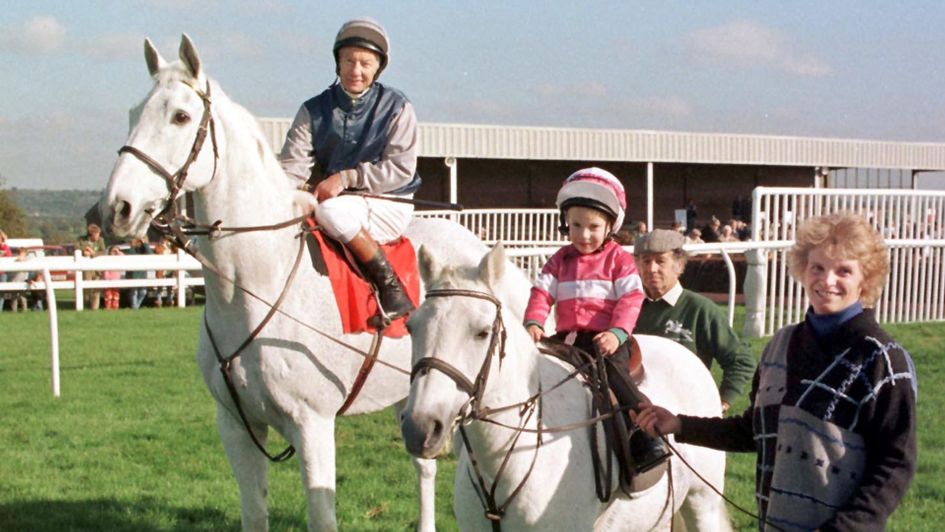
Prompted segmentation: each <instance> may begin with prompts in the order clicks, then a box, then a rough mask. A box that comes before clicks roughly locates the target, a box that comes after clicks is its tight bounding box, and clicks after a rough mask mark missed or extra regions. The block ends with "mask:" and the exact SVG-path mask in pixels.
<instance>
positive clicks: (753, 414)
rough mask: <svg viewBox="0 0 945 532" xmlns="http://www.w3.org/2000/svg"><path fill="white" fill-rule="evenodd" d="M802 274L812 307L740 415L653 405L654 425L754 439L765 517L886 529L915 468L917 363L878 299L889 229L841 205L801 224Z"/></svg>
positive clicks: (692, 438)
mask: <svg viewBox="0 0 945 532" xmlns="http://www.w3.org/2000/svg"><path fill="white" fill-rule="evenodd" d="M790 269H791V275H792V276H793V277H794V278H795V279H797V280H798V281H799V282H801V284H803V285H804V289H805V291H806V293H807V297H808V298H809V300H810V308H809V309H808V311H807V315H806V316H805V318H804V321H802V322H801V323H799V324H795V325H789V326H787V327H785V328H783V329H781V330H780V331H778V332H777V333H776V334H775V335H774V338H772V340H771V342H770V343H769V344H768V345H767V346H766V347H765V350H764V352H763V353H762V355H761V362H760V363H759V365H758V370H757V372H756V373H755V376H754V380H753V382H752V390H751V394H750V396H749V398H750V401H751V404H750V405H749V406H748V408H747V409H746V410H745V412H744V413H743V414H741V415H740V416H735V417H730V418H725V419H722V418H697V417H689V416H684V415H679V416H677V415H673V414H672V413H670V412H668V411H667V410H665V409H663V408H660V407H656V406H649V407H646V408H644V409H642V410H641V412H640V414H639V415H638V416H636V421H637V423H638V424H639V425H640V426H641V427H643V428H644V429H645V430H647V431H648V432H650V433H651V434H656V433H663V434H670V433H673V434H676V438H677V439H678V440H679V441H680V442H688V443H694V444H697V445H704V446H707V447H712V448H716V449H721V450H725V451H743V452H747V451H755V452H756V453H757V455H758V457H757V471H756V477H755V486H756V492H755V494H756V498H757V501H758V509H759V514H760V517H761V519H762V520H761V521H760V522H759V528H760V529H762V530H765V529H777V530H815V529H817V530H857V531H861V530H883V529H884V528H885V525H886V520H887V519H888V518H889V515H890V514H892V512H893V511H894V510H895V508H896V506H897V505H898V503H899V501H900V500H901V499H902V497H903V495H904V494H905V492H906V490H907V488H908V487H909V483H910V482H911V480H912V477H913V475H914V474H915V465H916V437H915V416H916V411H915V401H916V393H917V388H916V376H915V368H914V366H913V363H912V360H911V359H910V358H909V354H908V353H907V352H906V351H905V349H903V348H902V346H900V345H899V344H898V343H896V342H895V340H893V339H892V338H891V337H890V336H889V334H887V333H886V332H885V331H884V330H882V329H881V328H880V327H879V325H877V323H876V319H875V316H874V313H873V310H872V309H871V308H868V307H871V306H872V305H873V304H874V303H875V302H876V300H877V299H878V298H879V294H880V292H881V291H882V287H883V284H884V282H885V277H886V275H887V273H888V272H889V255H888V252H887V251H886V246H885V244H884V243H883V239H882V237H881V236H880V234H879V233H878V232H877V231H875V230H874V229H873V228H872V227H871V226H870V225H869V223H868V222H867V221H866V220H865V219H864V218H863V217H861V216H857V215H852V214H846V213H840V214H832V215H829V216H823V217H818V218H812V219H810V220H807V221H806V222H804V223H803V224H801V225H800V227H798V230H797V237H796V243H795V246H794V248H793V249H792V250H791V255H790Z"/></svg>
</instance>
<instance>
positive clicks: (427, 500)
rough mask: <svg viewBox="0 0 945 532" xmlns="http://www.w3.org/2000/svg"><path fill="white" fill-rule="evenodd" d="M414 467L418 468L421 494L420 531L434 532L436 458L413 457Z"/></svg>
mask: <svg viewBox="0 0 945 532" xmlns="http://www.w3.org/2000/svg"><path fill="white" fill-rule="evenodd" d="M410 460H411V461H412V462H413V467H414V469H416V470H417V493H418V494H419V495H420V521H419V522H418V523H417V530H418V531H419V532H433V531H434V530H436V516H435V513H434V509H435V508H436V460H427V459H424V458H417V457H411V458H410Z"/></svg>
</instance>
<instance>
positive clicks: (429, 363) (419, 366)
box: [410, 288, 506, 409]
mask: <svg viewBox="0 0 945 532" xmlns="http://www.w3.org/2000/svg"><path fill="white" fill-rule="evenodd" d="M450 296H459V297H472V298H475V299H482V300H485V301H488V302H490V303H492V304H493V305H495V319H494V320H493V321H492V334H491V338H490V340H489V348H488V350H487V351H486V357H485V360H483V361H482V366H481V367H480V368H479V373H478V374H476V380H475V382H470V381H469V379H467V378H466V376H465V375H463V373H462V372H461V371H460V370H458V369H456V366H453V365H452V364H450V363H448V362H444V361H443V360H441V359H439V358H434V357H423V358H421V359H420V360H418V361H417V363H416V364H414V365H413V369H412V370H411V371H410V382H413V380H414V378H416V376H417V375H418V374H420V373H421V372H423V373H425V372H426V371H427V370H429V369H435V370H439V371H440V372H442V373H443V374H445V375H446V376H447V377H449V378H450V379H452V380H453V382H455V383H456V385H457V386H459V388H460V389H461V390H463V391H464V392H466V393H467V394H468V395H469V397H470V398H471V399H472V403H473V404H474V406H473V408H474V409H477V408H479V407H480V402H481V400H482V393H483V391H484V390H485V387H486V380H487V379H488V378H489V370H490V368H491V367H492V359H493V357H494V356H495V354H496V352H498V353H499V364H501V363H502V359H503V358H505V338H506V332H505V324H504V323H503V322H502V302H501V301H499V300H498V299H497V298H496V297H495V296H493V295H491V294H488V293H486V292H481V291H478V290H464V289H460V288H441V289H439V290H430V291H429V292H427V293H426V296H425V297H426V298H427V299H429V298H432V297H450Z"/></svg>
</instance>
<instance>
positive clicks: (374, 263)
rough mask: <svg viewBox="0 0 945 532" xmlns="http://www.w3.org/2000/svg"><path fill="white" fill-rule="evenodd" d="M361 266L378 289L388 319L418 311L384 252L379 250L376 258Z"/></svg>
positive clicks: (375, 255)
mask: <svg viewBox="0 0 945 532" xmlns="http://www.w3.org/2000/svg"><path fill="white" fill-rule="evenodd" d="M361 266H362V268H363V269H364V274H365V275H367V277H368V279H369V280H370V281H371V282H372V283H373V284H374V286H375V287H376V288H377V292H378V298H379V299H380V301H381V308H382V309H383V311H384V314H386V315H387V318H389V319H391V320H393V319H396V318H399V317H401V316H404V315H406V314H409V313H410V312H412V311H413V310H414V309H416V307H414V306H413V303H412V302H411V301H410V298H408V297H407V293H406V292H404V287H403V285H401V284H400V279H398V278H397V275H396V274H395V273H394V270H393V268H391V266H390V263H389V262H387V257H385V256H384V252H383V251H381V250H377V253H375V254H374V257H373V258H372V259H371V260H369V261H365V262H363V263H362V264H361Z"/></svg>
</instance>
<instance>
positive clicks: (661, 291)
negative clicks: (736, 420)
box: [633, 229, 756, 410]
mask: <svg viewBox="0 0 945 532" xmlns="http://www.w3.org/2000/svg"><path fill="white" fill-rule="evenodd" d="M684 243H685V237H684V236H683V235H681V234H680V233H679V232H677V231H669V230H666V229H654V230H653V231H652V232H650V233H647V234H645V235H642V236H640V237H638V238H637V239H636V242H635V245H634V250H633V254H634V256H635V258H636V262H637V268H638V269H639V271H640V277H641V278H642V280H643V289H644V291H645V292H646V298H645V299H644V300H643V309H642V310H641V311H640V317H639V319H637V324H636V327H635V328H634V330H633V332H634V333H635V334H652V335H655V336H662V337H664V338H669V339H670V340H673V341H675V342H677V343H679V344H682V345H684V346H685V347H686V348H687V349H689V350H690V351H692V352H693V353H695V354H696V356H698V357H699V359H700V360H702V362H703V363H704V364H705V365H706V367H707V368H711V367H712V360H713V359H715V360H717V361H718V362H719V366H721V368H722V382H721V383H720V384H719V395H721V397H722V409H723V410H728V408H729V407H730V406H731V404H732V402H733V401H734V400H735V398H737V397H738V396H739V395H740V394H741V393H742V390H743V389H744V387H745V384H746V383H748V382H749V381H750V380H751V378H752V375H754V373H755V366H756V362H755V359H754V357H752V355H751V353H750V352H749V350H748V348H747V346H746V345H745V344H744V343H742V342H741V341H740V340H739V339H738V335H736V334H735V331H733V330H732V328H731V327H729V325H728V320H727V319H726V317H725V315H724V314H723V313H722V311H721V309H719V307H718V306H717V305H716V304H715V303H713V302H712V301H711V300H709V299H708V298H706V297H704V296H701V295H699V294H697V293H695V292H691V291H689V290H686V289H685V288H683V287H682V285H681V284H680V283H679V276H680V275H682V273H683V271H684V270H685V269H686V252H685V251H683V249H682V248H683V244H684Z"/></svg>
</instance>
